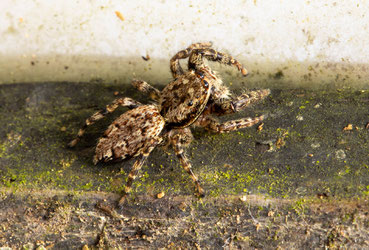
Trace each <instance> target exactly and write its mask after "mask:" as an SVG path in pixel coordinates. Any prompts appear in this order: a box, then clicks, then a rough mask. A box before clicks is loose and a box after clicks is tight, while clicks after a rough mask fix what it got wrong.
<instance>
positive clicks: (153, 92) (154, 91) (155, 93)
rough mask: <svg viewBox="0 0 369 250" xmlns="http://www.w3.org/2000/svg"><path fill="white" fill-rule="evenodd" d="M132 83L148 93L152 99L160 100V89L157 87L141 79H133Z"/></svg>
mask: <svg viewBox="0 0 369 250" xmlns="http://www.w3.org/2000/svg"><path fill="white" fill-rule="evenodd" d="M132 85H133V86H134V87H135V88H136V89H138V90H139V91H141V92H143V93H145V94H148V95H149V96H150V98H151V99H152V100H154V101H157V102H159V100H160V91H159V90H158V89H157V88H155V87H153V86H151V85H150V84H148V83H147V82H145V81H141V80H133V81H132Z"/></svg>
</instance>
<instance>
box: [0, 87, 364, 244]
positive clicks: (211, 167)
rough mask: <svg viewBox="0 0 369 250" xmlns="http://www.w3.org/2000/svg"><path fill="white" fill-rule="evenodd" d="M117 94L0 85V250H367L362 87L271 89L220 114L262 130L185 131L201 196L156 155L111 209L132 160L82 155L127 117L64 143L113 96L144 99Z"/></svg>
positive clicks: (175, 166)
mask: <svg viewBox="0 0 369 250" xmlns="http://www.w3.org/2000/svg"><path fill="white" fill-rule="evenodd" d="M127 86H128V83H126V84H124V85H114V84H109V85H108V84H103V83H100V82H90V83H67V82H64V83H45V84H13V85H2V86H1V87H0V120H1V124H2V126H1V127H0V188H1V189H0V211H1V213H0V225H1V226H0V246H1V247H12V248H22V247H23V246H31V245H32V246H34V247H50V246H52V247H54V248H56V249H59V248H63V247H70V248H82V247H83V246H85V248H86V246H89V247H90V248H91V247H99V246H101V247H118V246H122V247H153V248H158V247H168V248H170V247H183V248H190V247H192V248H195V247H198V246H199V247H205V246H216V247H227V246H230V247H254V248H266V247H270V246H271V247H274V248H276V247H278V246H280V247H281V248H322V247H341V246H342V247H346V248H368V247H369V243H368V240H367V239H368V237H369V235H368V232H369V228H368V227H369V215H368V208H369V207H368V195H369V166H368V162H369V155H368V149H369V130H368V128H367V124H368V122H369V117H368V103H369V91H367V90H362V91H361V90H351V89H335V90H327V89H326V90H322V89H321V90H314V91H312V90H305V89H272V90H271V91H272V93H271V95H270V97H268V98H266V100H265V101H264V102H262V103H260V104H257V105H255V106H253V107H250V108H248V109H246V110H245V111H243V112H240V113H239V114H236V115H232V116H227V117H222V118H221V119H222V120H223V119H225V120H228V119H236V118H240V117H245V116H251V117H253V116H258V115H260V114H265V113H266V114H268V118H267V119H266V120H265V121H264V124H263V126H255V127H253V128H249V129H244V130H240V131H238V132H233V133H229V134H221V135H215V134H211V133H208V132H206V131H204V130H202V129H194V130H193V132H194V137H195V140H194V142H193V143H192V144H191V145H190V147H189V148H188V149H187V154H188V156H189V158H190V160H191V162H192V164H193V170H194V172H195V173H196V174H197V175H198V176H199V179H200V180H201V181H202V185H203V187H204V189H205V190H206V192H207V196H206V198H204V199H202V200H198V199H197V198H196V197H195V196H194V187H193V184H192V181H191V179H190V178H189V176H188V175H187V173H185V171H183V170H182V168H181V167H180V166H179V163H178V161H177V159H176V157H175V156H174V155H173V152H172V151H170V150H169V151H168V152H166V151H164V150H162V149H159V148H158V149H156V150H154V152H153V153H152V154H151V155H150V157H149V160H148V162H146V164H145V166H144V167H143V169H142V171H141V175H140V178H139V179H137V180H136V181H135V183H134V185H133V194H132V195H131V197H130V200H129V203H128V205H126V206H125V207H124V208H123V210H116V211H115V210H114V209H113V207H114V204H115V203H114V201H116V200H117V199H118V197H119V194H120V192H121V191H122V187H123V185H124V183H125V178H126V176H127V173H128V171H129V169H130V167H131V165H132V164H133V161H132V160H130V161H124V162H121V163H114V164H109V165H97V166H94V165H93V163H92V157H93V153H94V146H95V145H96V142H97V139H98V137H100V136H101V134H102V133H103V131H104V130H105V128H106V127H107V126H108V125H109V124H110V123H111V121H112V120H113V119H114V118H115V117H117V116H118V115H119V114H120V113H122V112H124V111H125V110H126V109H124V108H121V109H119V110H117V111H116V112H115V113H114V114H113V115H112V116H111V117H108V118H107V119H105V120H103V121H101V122H99V123H97V124H96V126H91V127H90V128H88V129H87V131H86V136H85V137H84V138H82V140H81V142H80V143H79V144H78V145H77V147H76V148H74V149H68V148H67V143H68V142H69V141H70V140H71V139H72V138H74V136H75V134H76V133H77V131H78V129H79V128H80V126H81V125H82V124H83V122H84V120H85V118H87V117H89V116H90V115H91V114H92V113H93V112H95V111H97V110H99V109H100V108H102V107H104V106H105V105H106V104H107V103H109V102H110V101H112V100H113V99H114V98H116V97H117V96H116V95H115V92H116V91H118V92H119V94H118V96H129V97H132V98H134V99H136V100H138V101H141V102H144V103H147V99H146V98H145V97H143V96H142V95H140V94H138V93H137V92H136V91H135V90H134V89H133V87H127ZM157 87H158V88H159V89H162V88H163V86H157ZM234 92H235V93H239V92H240V91H239V90H238V89H234ZM318 104H319V105H318ZM317 105H318V106H317ZM297 116H302V117H304V119H303V120H301V121H298V120H297V119H296V117H297ZM348 124H352V129H350V130H345V129H344V128H345V127H347V125H348ZM317 145H319V146H317ZM337 152H340V153H337ZM342 152H343V154H342ZM343 155H344V157H343ZM161 192H164V193H165V196H164V197H162V198H161V199H156V197H157V195H158V194H159V193H161ZM291 232H294V233H291ZM40 249H41V248H40Z"/></svg>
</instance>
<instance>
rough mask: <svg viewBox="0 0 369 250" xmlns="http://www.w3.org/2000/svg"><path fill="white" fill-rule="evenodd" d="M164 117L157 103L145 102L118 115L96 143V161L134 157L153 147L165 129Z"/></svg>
mask: <svg viewBox="0 0 369 250" xmlns="http://www.w3.org/2000/svg"><path fill="white" fill-rule="evenodd" d="M164 124H165V121H164V118H163V117H162V116H161V115H160V112H159V110H158V108H157V106H155V105H143V106H139V107H137V108H135V109H132V110H129V111H127V112H125V113H124V114H122V115H121V116H119V117H118V118H117V119H116V120H115V121H114V122H113V123H112V124H111V125H110V126H109V127H108V129H107V130H106V131H105V133H104V136H103V137H101V138H100V139H99V142H98V144H97V146H96V152H95V157H94V163H95V164H96V163H97V162H99V161H104V162H107V161H110V160H123V159H125V158H129V157H135V156H137V155H139V154H140V153H142V152H143V151H144V149H145V148H146V147H148V146H150V144H151V142H152V139H154V138H157V137H158V136H159V135H160V133H161V131H162V130H163V128H164Z"/></svg>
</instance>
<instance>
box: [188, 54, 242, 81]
mask: <svg viewBox="0 0 369 250" xmlns="http://www.w3.org/2000/svg"><path fill="white" fill-rule="evenodd" d="M204 57H205V58H206V59H208V60H210V61H214V62H219V63H221V64H226V65H233V66H235V67H236V68H237V69H238V70H239V71H240V72H241V73H242V75H243V76H246V75H247V74H248V72H247V69H246V68H244V67H243V66H242V64H241V63H240V62H239V61H237V60H236V59H234V58H233V57H232V56H230V55H228V54H226V53H221V52H218V51H216V50H214V49H211V48H199V49H193V50H192V52H191V55H190V58H189V59H188V68H189V69H194V70H196V69H198V68H200V67H203V66H204Z"/></svg>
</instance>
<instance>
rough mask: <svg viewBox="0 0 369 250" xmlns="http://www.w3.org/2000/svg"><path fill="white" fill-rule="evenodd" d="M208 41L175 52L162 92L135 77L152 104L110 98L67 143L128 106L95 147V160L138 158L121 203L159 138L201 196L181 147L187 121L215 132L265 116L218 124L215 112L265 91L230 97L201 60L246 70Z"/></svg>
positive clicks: (235, 106)
mask: <svg viewBox="0 0 369 250" xmlns="http://www.w3.org/2000/svg"><path fill="white" fill-rule="evenodd" d="M210 47H211V43H196V44H192V45H190V46H189V47H188V48H186V49H185V50H181V51H179V52H178V53H177V54H175V55H174V56H173V57H172V59H171V60H170V69H171V71H172V74H173V77H174V78H175V79H174V80H173V81H172V82H170V83H169V84H168V85H167V86H166V87H165V88H164V89H163V90H162V91H159V90H157V89H156V88H154V87H153V86H151V85H150V84H148V83H147V82H144V81H140V80H134V81H133V82H132V84H133V86H134V87H135V88H137V89H138V90H140V91H141V92H143V93H146V94H147V95H148V96H149V97H150V98H151V99H152V100H154V101H155V102H157V104H154V105H143V104H141V103H139V102H137V101H135V100H133V99H131V98H128V97H124V98H118V99H117V100H114V101H113V102H112V104H109V105H107V106H106V108H105V109H103V110H100V111H98V112H96V113H95V114H94V115H92V116H91V117H90V118H88V119H86V121H85V125H84V126H83V127H82V128H81V129H80V130H79V132H78V134H77V137H76V138H75V139H74V140H72V141H71V142H70V143H69V146H75V145H76V143H77V142H78V141H79V140H80V138H81V137H82V136H83V134H84V133H85V130H86V128H87V127H88V126H89V125H92V124H94V123H95V122H96V121H98V120H100V119H102V118H103V117H104V116H105V115H107V114H109V113H111V112H113V111H114V110H115V109H116V108H117V107H118V106H124V107H128V108H130V109H132V110H131V111H127V112H126V113H124V114H122V115H121V116H120V117H119V118H118V119H116V120H115V121H114V122H113V123H112V124H111V125H110V126H109V128H108V129H107V130H106V131H105V134H104V136H103V137H102V138H101V139H100V140H99V142H98V144H97V146H96V154H95V156H94V163H95V164H96V163H98V162H100V161H104V162H106V161H111V160H122V159H126V158H129V157H137V160H136V161H135V163H134V164H133V166H132V169H131V171H130V173H129V175H128V178H127V183H126V186H125V192H124V195H123V197H122V198H121V199H120V200H119V205H122V204H123V203H124V201H125V198H126V196H127V195H128V194H129V193H130V191H131V186H132V183H133V180H134V179H135V178H136V176H137V174H138V171H139V170H140V168H141V167H142V165H143V164H144V162H145V160H146V159H147V157H148V156H149V154H150V152H151V151H152V150H153V149H154V148H155V147H156V146H157V145H159V144H161V143H162V142H163V141H166V143H163V144H165V145H170V146H172V148H173V150H174V152H175V154H176V156H177V157H178V159H179V161H180V163H181V165H182V167H183V168H184V170H185V171H186V172H187V173H188V174H189V175H190V176H191V178H192V180H193V182H194V184H195V186H196V190H197V194H198V195H199V196H203V195H204V190H203V189H202V188H201V186H200V182H199V180H198V178H197V177H196V175H195V174H194V173H193V171H192V168H191V163H190V161H189V160H188V158H187V156H186V154H185V152H184V148H185V147H186V146H187V145H189V144H190V142H191V140H192V139H193V137H192V134H191V130H190V125H194V126H200V127H203V128H205V129H207V130H209V131H212V132H215V133H223V132H230V131H234V130H237V129H241V128H246V127H250V126H253V125H254V124H256V123H258V122H260V121H262V120H263V119H264V116H259V117H254V118H250V117H246V118H242V119H238V120H231V121H227V122H224V123H219V122H218V121H217V119H216V118H215V117H214V115H215V116H221V115H226V114H232V113H235V112H238V111H240V110H242V109H243V108H245V107H246V106H248V105H250V104H252V103H255V102H257V101H259V100H262V99H264V98H265V97H266V96H267V95H269V93H270V91H269V90H268V89H265V90H255V91H250V92H247V93H244V94H242V95H240V96H238V97H232V96H231V95H230V92H229V90H228V88H227V87H226V86H225V85H223V82H222V80H221V79H220V77H219V76H218V75H217V74H216V73H215V72H214V71H212V70H211V69H210V68H209V67H208V66H207V65H206V64H205V62H204V59H207V60H211V61H216V62H219V63H222V64H226V65H231V66H234V67H236V68H237V69H238V70H239V71H240V72H241V73H242V74H243V75H244V76H245V75H246V74H247V70H246V69H245V68H244V67H243V66H242V64H241V63H239V62H238V61H237V60H236V59H234V58H233V57H231V56H229V55H227V54H225V53H221V52H218V51H216V50H214V49H212V48H210ZM185 58H189V62H188V71H186V72H184V71H183V69H182V68H181V66H180V64H179V59H185Z"/></svg>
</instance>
